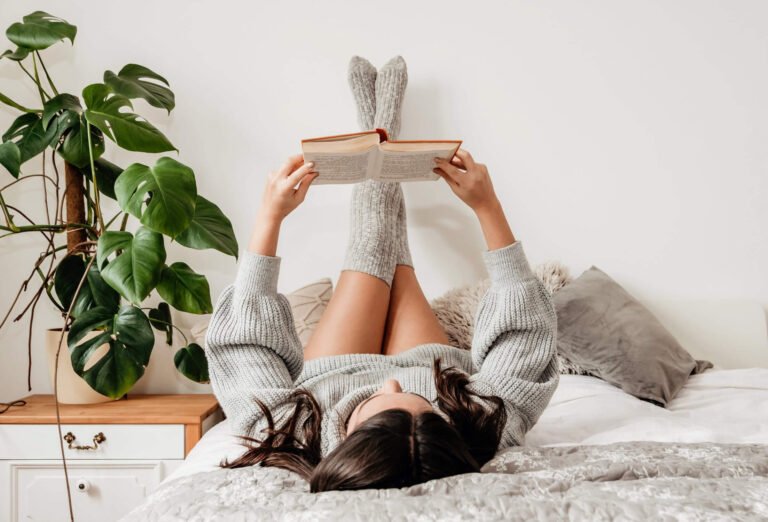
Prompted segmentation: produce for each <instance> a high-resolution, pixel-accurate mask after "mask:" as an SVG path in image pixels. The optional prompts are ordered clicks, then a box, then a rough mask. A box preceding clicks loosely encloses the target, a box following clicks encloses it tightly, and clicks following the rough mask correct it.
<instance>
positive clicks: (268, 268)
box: [235, 252, 281, 294]
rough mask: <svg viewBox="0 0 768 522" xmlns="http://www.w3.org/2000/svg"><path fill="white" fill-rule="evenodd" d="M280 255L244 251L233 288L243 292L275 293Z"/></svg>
mask: <svg viewBox="0 0 768 522" xmlns="http://www.w3.org/2000/svg"><path fill="white" fill-rule="evenodd" d="M280 259H281V258H280V257H279V256H275V257H272V256H264V255H261V254H255V253H253V252H245V253H244V254H243V256H242V257H241V258H240V264H239V265H238V267H237V276H236V277H235V288H236V289H237V290H238V291H239V292H242V293H245V294H276V293H277V276H278V275H279V274H280Z"/></svg>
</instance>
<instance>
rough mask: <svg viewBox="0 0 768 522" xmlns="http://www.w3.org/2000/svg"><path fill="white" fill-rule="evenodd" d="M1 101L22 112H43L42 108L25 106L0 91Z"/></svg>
mask: <svg viewBox="0 0 768 522" xmlns="http://www.w3.org/2000/svg"><path fill="white" fill-rule="evenodd" d="M0 102H2V103H4V104H5V105H8V106H9V107H13V108H14V109H17V110H20V111H21V112H30V113H35V112H43V110H42V109H39V110H38V109H30V108H29V107H24V106H23V105H21V104H19V103H16V102H15V101H13V100H12V99H10V98H9V97H8V96H6V95H5V94H3V93H1V92H0Z"/></svg>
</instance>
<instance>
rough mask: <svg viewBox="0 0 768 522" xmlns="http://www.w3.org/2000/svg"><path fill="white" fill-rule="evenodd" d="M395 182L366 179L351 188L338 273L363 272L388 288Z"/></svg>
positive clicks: (394, 250) (394, 247)
mask: <svg viewBox="0 0 768 522" xmlns="http://www.w3.org/2000/svg"><path fill="white" fill-rule="evenodd" d="M401 201H402V192H401V191H400V185H399V183H381V182H378V181H374V180H370V179H369V180H366V181H363V182H360V183H357V184H355V186H354V188H353V189H352V205H351V208H350V223H349V243H348V245H347V253H346V256H345V258H344V265H343V266H342V270H353V271H355V272H365V273H366V274H370V275H372V276H375V277H378V278H379V279H381V280H382V281H384V282H385V283H387V284H388V285H389V286H392V278H393V277H394V275H395V265H396V263H397V257H398V241H397V215H398V211H399V210H400V203H401Z"/></svg>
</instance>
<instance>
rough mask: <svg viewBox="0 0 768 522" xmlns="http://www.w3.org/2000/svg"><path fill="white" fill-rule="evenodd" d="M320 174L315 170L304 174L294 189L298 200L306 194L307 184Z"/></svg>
mask: <svg viewBox="0 0 768 522" xmlns="http://www.w3.org/2000/svg"><path fill="white" fill-rule="evenodd" d="M319 175H320V174H318V173H317V172H312V173H311V174H309V175H305V176H304V179H302V180H301V184H300V185H299V188H297V189H296V197H297V198H299V201H304V198H305V197H306V196H307V191H308V190H309V186H310V185H311V184H312V182H313V181H315V180H316V179H317V177H318V176H319Z"/></svg>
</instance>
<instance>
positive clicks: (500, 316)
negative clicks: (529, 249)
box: [435, 150, 559, 447]
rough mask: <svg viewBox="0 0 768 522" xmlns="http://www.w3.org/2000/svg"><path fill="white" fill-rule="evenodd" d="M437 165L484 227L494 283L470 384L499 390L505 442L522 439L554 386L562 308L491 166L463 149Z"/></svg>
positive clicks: (488, 391) (482, 310)
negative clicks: (504, 202)
mask: <svg viewBox="0 0 768 522" xmlns="http://www.w3.org/2000/svg"><path fill="white" fill-rule="evenodd" d="M437 164H438V168H437V169H436V170H435V172H437V173H438V174H440V175H441V176H442V177H443V178H444V179H446V181H447V182H448V184H449V186H450V187H451V189H452V190H453V192H454V193H455V194H456V195H457V196H458V197H459V198H461V199H462V200H463V201H464V202H465V203H466V204H467V205H469V206H470V208H472V209H473V210H474V212H475V214H476V215H477V218H478V221H479V222H480V226H481V228H482V230H483V235H484V236H485V240H486V243H487V245H488V251H486V252H484V253H483V260H484V262H485V265H486V267H487V269H488V273H489V275H490V279H491V286H490V288H489V290H488V292H486V294H485V296H483V299H482V300H481V302H480V306H479V308H478V312H477V316H476V321H475V333H474V337H473V340H472V360H473V362H474V365H475V367H476V368H478V369H479V371H478V372H477V373H476V374H475V375H473V376H472V382H471V384H470V388H471V389H472V390H473V391H475V392H477V393H479V394H482V395H497V396H499V397H501V398H502V399H503V400H504V402H505V405H506V407H507V415H508V422H507V426H506V429H505V432H504V437H503V439H502V447H506V446H510V445H513V444H522V443H523V440H524V437H525V433H526V432H528V430H530V429H531V427H533V425H534V424H535V423H536V421H537V420H538V418H539V416H540V415H541V412H542V411H543V410H544V407H545V406H546V405H547V403H548V402H549V400H550V398H551V397H552V394H553V393H554V391H555V388H556V387H557V383H558V380H559V371H558V367H557V358H556V333H557V315H556V314H555V310H554V307H553V305H552V301H551V299H550V296H549V293H548V292H547V290H546V289H545V288H544V285H543V284H542V283H541V281H539V279H538V278H537V277H536V276H535V275H534V273H533V271H532V270H531V268H530V265H529V264H528V260H527V259H526V257H525V253H524V252H523V247H522V245H521V244H520V243H519V242H517V241H516V240H515V237H514V235H513V234H512V230H511V229H510V227H509V223H508V222H507V219H506V217H505V216H504V211H503V210H502V207H501V204H500V203H499V200H498V198H497V197H496V195H495V192H494V190H493V185H492V184H491V180H490V176H489V175H488V170H487V168H485V166H484V165H482V164H479V163H476V162H475V161H474V160H473V159H472V156H471V155H470V154H469V153H468V152H466V151H463V150H460V151H459V152H457V154H456V157H455V158H453V160H452V161H451V162H450V163H449V162H446V161H438V162H437Z"/></svg>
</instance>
